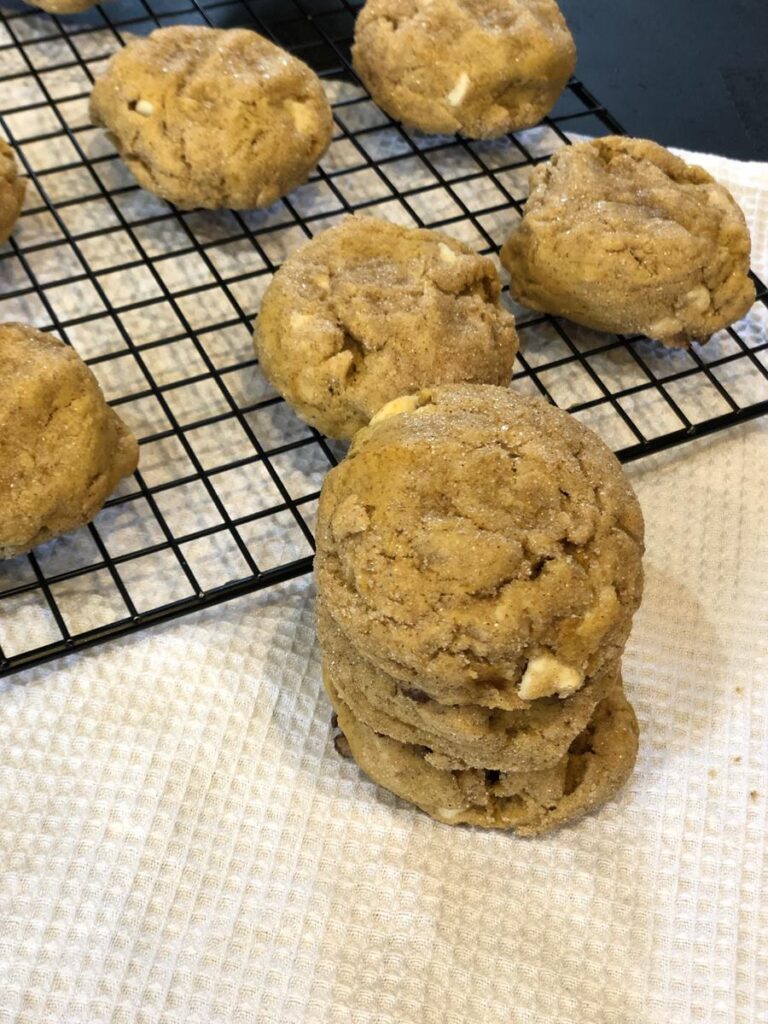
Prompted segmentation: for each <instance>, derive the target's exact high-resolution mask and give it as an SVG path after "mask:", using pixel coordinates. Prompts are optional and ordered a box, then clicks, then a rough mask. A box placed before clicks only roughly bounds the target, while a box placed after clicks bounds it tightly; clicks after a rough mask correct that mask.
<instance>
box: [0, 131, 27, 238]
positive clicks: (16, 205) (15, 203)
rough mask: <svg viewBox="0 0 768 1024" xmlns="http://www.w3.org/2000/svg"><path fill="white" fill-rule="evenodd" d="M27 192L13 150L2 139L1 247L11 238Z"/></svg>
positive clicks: (0, 184) (0, 147) (0, 187)
mask: <svg viewBox="0 0 768 1024" xmlns="http://www.w3.org/2000/svg"><path fill="white" fill-rule="evenodd" d="M25 191H26V183H25V181H24V179H23V178H20V177H19V172H18V168H17V166H16V158H15V157H14V155H13V150H12V149H11V147H10V146H9V145H8V143H7V142H3V140H2V139H0V245H2V244H3V243H4V242H7V241H8V239H9V238H10V237H11V232H12V231H13V226H14V224H15V223H16V221H17V220H18V217H19V213H20V212H21V206H22V203H23V202H24V192H25Z"/></svg>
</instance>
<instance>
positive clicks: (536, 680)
mask: <svg viewBox="0 0 768 1024" xmlns="http://www.w3.org/2000/svg"><path fill="white" fill-rule="evenodd" d="M419 401H420V402H421V403H422V404H421V405H420V406H419V407H418V408H416V409H415V410H414V411H412V412H404V413H401V414H400V415H395V416H393V417H390V418H383V417H384V416H385V414H386V411H387V410H386V409H385V410H383V412H382V414H380V417H379V419H378V421H377V422H375V423H373V424H372V425H371V426H370V427H368V428H366V429H364V430H362V431H360V433H359V434H358V435H357V437H356V439H355V442H354V444H353V446H352V449H351V451H350V454H349V456H348V458H347V459H345V460H344V461H343V462H342V463H341V464H340V465H339V466H338V467H336V468H335V469H334V470H332V471H331V473H330V474H329V475H328V477H327V478H326V481H325V484H324V486H323V490H322V494H321V498H320V506H319V512H318V523H317V558H316V562H315V572H316V576H317V583H318V590H319V592H320V594H321V596H322V599H323V601H324V602H325V603H326V605H327V608H328V610H329V612H330V614H332V615H333V617H334V618H335V620H336V621H337V623H338V624H339V626H340V627H341V629H342V630H343V631H344V632H345V633H346V635H347V636H348V637H349V638H350V640H351V641H352V642H353V643H354V644H355V646H356V647H357V648H358V649H359V650H360V651H361V652H362V653H363V654H364V655H365V656H366V657H368V658H370V659H371V660H373V661H375V662H376V663H377V664H379V665H380V666H381V667H382V668H383V669H384V670H385V671H387V672H388V673H389V674H390V675H393V676H394V677H396V678H399V679H403V680H406V681H408V680H411V681H412V682H413V683H414V685H416V686H418V685H419V680H420V679H424V678H429V679H430V680H431V682H432V686H433V693H435V695H437V693H438V691H439V688H440V686H441V685H444V686H445V687H446V688H447V689H455V688H457V687H460V688H463V689H464V692H465V693H466V694H467V695H468V696H469V697H470V698H471V695H472V693H473V692H474V690H475V689H476V688H477V687H478V685H479V686H481V687H482V689H483V691H484V693H486V694H488V693H489V692H490V691H491V690H496V691H497V697H496V699H495V701H493V702H491V701H489V700H486V701H485V702H486V703H494V704H495V706H498V707H507V706H509V707H512V708H514V707H516V706H519V703H518V701H519V698H520V697H523V699H536V698H537V697H542V696H548V695H552V694H555V693H557V694H558V695H560V696H566V695H568V694H569V693H572V692H574V691H575V690H576V689H578V688H579V687H580V686H581V685H582V683H583V681H584V679H585V677H586V676H588V675H592V674H594V672H596V671H597V670H598V669H599V667H600V665H601V664H603V663H604V662H605V661H606V660H609V659H610V658H612V657H615V656H616V654H617V651H618V650H620V647H621V645H622V644H623V643H624V642H625V640H626V636H627V634H628V631H629V624H630V620H631V616H632V614H633V612H634V611H635V609H636V607H637V605H638V603H639V599H640V592H641V588H642V568H641V556H642V550H643V544H642V538H643V522H642V515H641V512H640V508H639V505H638V503H637V499H636V498H635V496H634V493H633V492H632V489H631V487H630V485H629V483H628V481H627V480H626V478H625V476H624V474H623V473H622V471H621V467H620V466H619V464H618V462H617V461H616V459H615V457H614V456H613V455H612V454H611V452H610V451H609V450H608V449H607V448H606V447H605V445H604V444H603V443H602V441H600V439H599V438H598V437H597V436H596V435H595V434H593V433H592V432H591V431H589V430H587V429H586V428H585V427H583V426H581V425H580V424H579V423H578V422H577V421H576V420H575V419H573V418H572V417H570V416H568V415H567V414H566V413H564V412H561V411H560V410H558V409H555V408H554V407H552V406H550V405H548V404H547V403H546V402H544V401H543V400H540V399H534V398H526V397H522V396H520V395H517V394H515V393H514V392H511V391H509V390H507V389H504V388H493V387H482V386H471V385H455V386H444V387H437V388H434V389H427V390H425V391H424V392H423V393H422V395H421V396H420V398H419ZM398 404H401V403H398Z"/></svg>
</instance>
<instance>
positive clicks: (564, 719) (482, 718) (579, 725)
mask: <svg viewBox="0 0 768 1024" xmlns="http://www.w3.org/2000/svg"><path fill="white" fill-rule="evenodd" d="M317 631H318V637H319V639H320V645H321V648H322V652H323V675H324V676H325V677H327V678H328V679H330V680H331V681H332V683H333V687H334V689H335V690H336V692H337V693H338V694H339V696H340V697H341V699H342V700H343V701H344V703H345V704H346V705H347V706H348V707H349V709H350V711H351V713H352V714H353V715H354V716H355V718H357V719H358V720H359V721H360V722H361V723H362V724H363V725H367V726H368V727H369V728H370V729H373V730H374V732H377V733H381V734H383V735H385V736H389V737H390V738H391V739H396V740H399V741H400V742H401V743H409V744H411V745H415V746H424V747H429V748H430V749H431V750H432V751H433V752H434V753H433V755H432V758H431V761H432V763H435V759H436V758H439V760H440V761H441V763H443V764H444V765H447V764H450V765H452V766H453V767H454V768H461V769H464V768H489V769H495V770H500V771H507V772H521V771H534V770H541V769H544V768H548V767H551V766H553V765H555V764H557V763H558V762H559V761H561V760H562V758H563V757H564V756H565V754H566V753H567V751H568V748H569V746H570V745H571V743H572V742H573V740H574V739H575V738H576V736H578V734H579V733H580V732H582V731H583V730H584V729H585V728H586V727H587V724H588V722H589V719H590V717H591V715H592V713H593V711H594V710H595V708H596V707H597V705H598V704H599V703H600V701H601V700H603V698H604V697H606V696H607V695H608V693H609V692H610V691H611V690H613V689H614V688H615V687H616V686H617V685H618V680H619V666H618V662H613V663H611V664H609V665H608V666H606V667H605V668H604V669H603V670H602V671H601V673H600V674H599V675H598V676H596V677H595V678H592V679H588V680H587V681H586V682H585V684H584V686H582V687H581V688H580V689H578V690H577V691H576V692H575V693H574V694H572V695H571V696H570V697H567V698H565V699H562V698H560V697H557V696H553V697H540V698H539V699H538V700H532V701H524V700H522V699H521V700H520V706H519V707H518V708H517V709H516V710H514V711H512V710H502V709H499V708H486V707H483V706H482V705H479V704H443V703H440V702H439V701H436V700H435V699H434V698H433V697H430V696H429V694H427V693H426V692H425V691H424V690H421V689H418V688H416V687H413V686H409V685H407V684H406V683H403V682H402V681H400V680H397V679H394V678H393V677H392V676H389V675H387V674H386V672H383V671H382V670H381V669H380V668H378V667H377V666H376V665H374V664H373V663H372V662H370V661H367V660H366V659H365V658H364V657H363V656H362V655H361V654H360V652H359V651H357V650H356V648H355V647H354V645H353V644H352V643H351V642H350V641H349V640H348V639H347V637H346V636H345V635H344V634H343V633H342V632H341V630H340V629H339V627H338V626H337V625H336V623H335V622H334V620H333V618H332V616H331V615H329V614H328V612H327V611H326V609H325V608H324V606H323V604H322V602H319V603H318V608H317Z"/></svg>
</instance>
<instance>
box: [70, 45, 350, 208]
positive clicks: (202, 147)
mask: <svg viewBox="0 0 768 1024" xmlns="http://www.w3.org/2000/svg"><path fill="white" fill-rule="evenodd" d="M90 109H91V118H92V120H93V122H94V123H95V124H98V125H103V126H104V127H105V128H106V129H107V130H108V132H109V133H110V136H111V137H112V139H113V141H114V143H115V145H116V147H117V149H118V151H119V153H120V155H121V156H122V158H123V160H124V161H125V162H126V164H127V165H128V167H129V168H130V169H131V171H132V172H133V174H134V176H135V177H136V180H137V181H138V182H139V184H140V185H142V186H143V187H144V188H146V189H148V190H149V191H150V192H154V193H155V194H156V195H159V196H162V198H163V199H167V200H168V201H169V202H172V203H175V204H176V205H177V206H179V207H182V208H187V209H189V208H192V207H198V206H201V207H206V208H208V209H219V208H228V209H234V210H241V209H250V208H253V207H264V206H269V205H270V204H272V203H274V202H275V200H276V199H278V198H279V197H280V196H284V195H286V194H287V193H288V192H290V191H291V189H294V188H296V187H297V186H298V185H301V184H302V183H303V182H305V181H306V180H307V177H308V176H309V174H310V172H311V171H312V169H313V168H314V167H315V166H316V164H317V162H318V160H319V159H320V158H321V156H322V155H323V153H324V152H325V151H326V149H327V148H328V146H329V144H330V141H331V134H332V126H333V120H332V117H331V110H330V107H329V105H328V101H327V99H326V97H325V93H324V92H323V87H322V85H321V83H320V79H319V78H318V77H317V75H316V74H315V73H314V72H313V71H312V70H311V69H310V68H309V67H307V65H306V64H304V63H302V61H300V60H297V59H296V58H295V57H292V56H290V54H288V53H286V52H285V51H284V50H281V49H280V47H278V46H275V45H274V44H273V43H270V42H269V41H268V40H266V39H264V38H262V37H261V36H259V35H257V34H256V33H255V32H249V31H247V30H246V29H226V30H220V29H212V28H201V27H198V26H192V25H174V26H172V27H171V28H162V29H157V31H155V32H153V33H152V34H151V35H150V36H148V37H147V38H142V39H140V38H134V39H132V40H131V41H130V42H129V43H128V45H127V46H125V47H124V48H123V49H122V50H120V51H119V52H118V53H116V54H115V55H114V57H112V59H111V60H110V62H109V64H108V66H107V70H106V72H105V73H104V75H102V77H101V78H99V79H98V81H97V82H96V84H95V85H94V87H93V92H92V94H91V108H90Z"/></svg>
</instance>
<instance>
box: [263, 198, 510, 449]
mask: <svg viewBox="0 0 768 1024" xmlns="http://www.w3.org/2000/svg"><path fill="white" fill-rule="evenodd" d="M499 292H500V285H499V276H498V273H497V271H496V267H495V266H494V263H493V261H492V260H491V259H489V258H488V257H485V256H479V255H477V253H475V252H473V251H472V250H471V249H469V248H467V246H465V245H463V244H462V243H461V242H457V241H456V240H455V239H453V238H450V237H449V236H448V235H444V234H442V233H440V232H437V231H427V230H418V229H415V228H405V227H401V226H399V225H396V224H391V223H389V221H385V220H378V219H375V218H372V217H349V218H347V219H346V220H344V221H342V223H341V224H339V225H338V226H337V227H333V228H331V229H330V230H328V231H324V232H322V234H319V235H318V236H317V237H316V238H313V239H312V240H311V241H309V242H307V243H306V244H305V245H303V246H302V247H301V248H300V249H299V250H298V251H297V252H295V253H293V254H292V255H291V256H290V257H289V258H288V259H287V260H286V261H285V263H283V265H282V266H281V267H280V269H279V270H278V272H277V273H276V274H275V276H274V278H273V279H272V282H271V283H270V286H269V288H268V289H267V291H266V293H265V295H264V299H263V301H262V304H261V311H260V313H259V318H258V322H257V325H256V332H255V344H256V351H257V353H258V356H259V360H260V362H261V368H262V370H263V372H264V374H265V375H266V377H267V378H268V380H270V381H271V382H272V384H273V385H274V386H275V388H276V389H277V390H278V391H279V392H280V393H281V394H282V395H283V396H284V397H285V398H286V400H287V401H288V402H289V403H290V404H291V405H292V406H293V408H294V409H295V410H296V411H297V412H298V414H299V415H300V416H301V417H302V418H303V419H305V420H306V421H307V422H309V423H311V424H312V425H313V426H315V427H317V428H318V430H321V431H322V432H323V433H324V434H327V435H328V436H330V437H336V438H342V439H347V438H351V437H353V436H354V434H355V432H356V431H357V430H359V429H360V427H363V426H365V425H366V424H367V423H368V421H369V420H370V418H371V416H372V415H373V414H374V413H375V412H376V411H377V410H378V409H379V408H381V406H382V405H384V404H386V403H387V402H388V401H390V399H392V398H396V397H397V396H399V395H403V394H409V393H410V392H412V391H414V390H416V389H418V388H419V387H422V386H423V385H425V384H434V383H450V382H454V381H470V382H477V383H488V384H506V383H508V382H509V379H510V377H511V374H512V366H513V363H514V361H515V356H516V354H517V348H518V340H517V333H516V332H515V321H514V317H513V316H512V314H511V313H508V312H507V311H506V310H504V309H503V308H502V307H501V305H500V303H499Z"/></svg>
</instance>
